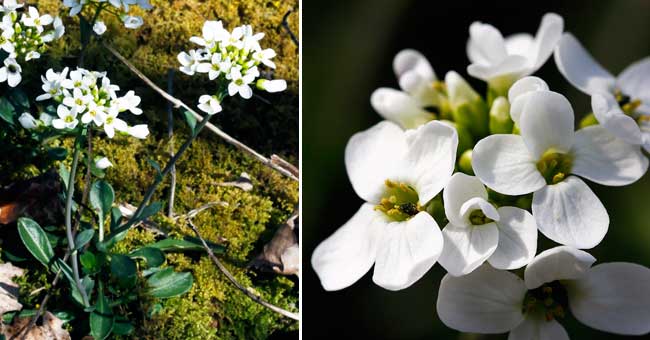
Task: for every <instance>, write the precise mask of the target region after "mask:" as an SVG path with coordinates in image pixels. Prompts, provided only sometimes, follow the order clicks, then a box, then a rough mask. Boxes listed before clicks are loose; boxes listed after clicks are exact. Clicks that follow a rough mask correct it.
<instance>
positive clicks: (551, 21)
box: [467, 13, 564, 93]
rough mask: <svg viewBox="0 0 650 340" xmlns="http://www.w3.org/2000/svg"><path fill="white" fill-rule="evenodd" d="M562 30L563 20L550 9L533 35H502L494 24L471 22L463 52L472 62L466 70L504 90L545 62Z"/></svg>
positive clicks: (501, 90)
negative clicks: (468, 36) (465, 49)
mask: <svg viewBox="0 0 650 340" xmlns="http://www.w3.org/2000/svg"><path fill="white" fill-rule="evenodd" d="M563 30H564V20H563V19H562V17H560V16H559V15H557V14H554V13H548V14H546V15H544V17H543V18H542V22H541V24H540V25H539V29H538V30H537V34H536V35H535V38H533V37H532V36H531V35H530V34H527V33H519V34H514V35H512V36H509V37H508V38H506V39H504V38H503V36H502V35H501V32H499V30H497V29H496V28H495V27H494V26H492V25H489V24H484V23H481V22H474V23H473V24H472V25H471V26H470V28H469V33H470V38H469V41H468V42H467V56H468V58H469V60H470V61H471V62H472V64H471V65H469V66H468V67H467V73H469V74H470V75H471V76H473V77H476V78H478V79H481V80H484V81H486V82H488V83H489V84H490V86H491V87H493V88H494V89H496V90H498V91H499V92H502V93H505V91H507V89H508V87H510V85H511V84H512V83H513V82H514V81H516V80H517V79H519V78H521V77H524V76H527V75H529V74H532V73H534V72H535V71H537V70H538V69H539V68H540V67H541V66H542V65H543V64H544V63H545V62H546V60H547V59H548V58H549V57H550V56H551V53H553V49H554V48H555V45H556V44H557V42H558V40H559V39H560V37H561V35H562V31H563Z"/></svg>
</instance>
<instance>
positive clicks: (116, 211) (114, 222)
mask: <svg viewBox="0 0 650 340" xmlns="http://www.w3.org/2000/svg"><path fill="white" fill-rule="evenodd" d="M121 219H122V212H121V211H120V208H118V207H114V208H113V209H111V230H115V228H117V226H118V225H120V220H121Z"/></svg>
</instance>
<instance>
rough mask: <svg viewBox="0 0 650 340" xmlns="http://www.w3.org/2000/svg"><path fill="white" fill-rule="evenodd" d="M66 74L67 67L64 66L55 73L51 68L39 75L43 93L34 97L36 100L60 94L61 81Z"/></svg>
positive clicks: (61, 88)
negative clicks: (59, 71) (43, 74)
mask: <svg viewBox="0 0 650 340" xmlns="http://www.w3.org/2000/svg"><path fill="white" fill-rule="evenodd" d="M67 76H68V68H67V67H66V68H64V69H63V71H61V73H56V72H54V70H53V69H49V70H47V72H45V76H41V80H42V81H43V86H42V87H41V88H42V89H43V91H44V92H45V93H44V94H42V95H40V96H38V97H36V101H42V100H46V99H50V98H53V97H56V96H59V95H61V94H62V90H63V85H62V83H63V81H64V80H65V79H66V77H67Z"/></svg>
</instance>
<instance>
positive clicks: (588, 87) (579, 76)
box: [555, 33, 615, 94]
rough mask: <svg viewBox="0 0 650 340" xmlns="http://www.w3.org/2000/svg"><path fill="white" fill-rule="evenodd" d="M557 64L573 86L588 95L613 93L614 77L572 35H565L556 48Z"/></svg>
mask: <svg viewBox="0 0 650 340" xmlns="http://www.w3.org/2000/svg"><path fill="white" fill-rule="evenodd" d="M555 64H556V65H557V68H558V70H559V71H560V73H562V75H564V77H565V78H566V79H567V80H568V81H569V82H570V83H571V84H572V85H573V86H575V87H576V88H578V89H579V90H581V91H582V92H584V93H586V94H594V93H597V92H611V90H612V88H613V86H614V82H615V79H614V76H612V75H611V74H610V73H609V72H607V70H605V69H604V68H603V67H602V66H600V64H598V63H597V62H596V61H595V60H594V58H593V57H592V56H591V55H590V54H589V52H587V50H585V48H584V47H583V46H582V45H581V44H580V42H578V40H577V39H576V38H575V37H574V36H573V35H572V34H571V33H565V34H564V35H563V36H562V38H561V39H560V42H559V43H558V45H557V47H556V48H555Z"/></svg>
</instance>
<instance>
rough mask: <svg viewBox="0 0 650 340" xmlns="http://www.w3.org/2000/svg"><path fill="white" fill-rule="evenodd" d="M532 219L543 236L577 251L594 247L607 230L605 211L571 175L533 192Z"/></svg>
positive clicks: (579, 181) (580, 181) (595, 198)
mask: <svg viewBox="0 0 650 340" xmlns="http://www.w3.org/2000/svg"><path fill="white" fill-rule="evenodd" d="M533 216H534V217H535V220H536V221H537V226H538V227H539V231H541V232H542V234H544V236H546V237H548V238H550V239H551V240H553V241H555V242H557V243H560V244H564V245H567V246H572V247H575V248H579V249H590V248H593V247H595V246H596V245H598V244H599V243H600V241H602V240H603V238H604V237H605V234H607V229H608V228H609V215H608V214H607V210H605V207H604V206H603V204H602V203H601V202H600V200H599V199H598V197H597V196H596V195H595V194H594V193H593V191H591V189H589V187H588V186H587V184H585V182H583V181H582V180H581V179H579V178H578V177H575V176H569V177H568V178H567V179H565V180H564V181H562V182H560V183H558V184H554V185H548V186H546V187H544V188H543V189H542V190H540V191H537V192H535V193H534V194H533Z"/></svg>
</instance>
